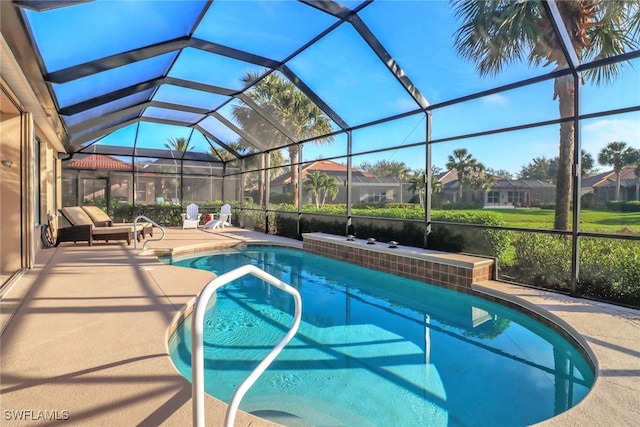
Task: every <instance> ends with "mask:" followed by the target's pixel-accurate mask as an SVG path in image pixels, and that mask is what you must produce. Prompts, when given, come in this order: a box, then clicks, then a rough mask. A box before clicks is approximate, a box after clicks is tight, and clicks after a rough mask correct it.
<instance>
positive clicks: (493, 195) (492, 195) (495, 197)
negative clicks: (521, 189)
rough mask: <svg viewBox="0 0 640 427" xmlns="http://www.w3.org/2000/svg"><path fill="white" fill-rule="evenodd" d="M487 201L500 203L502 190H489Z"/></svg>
mask: <svg viewBox="0 0 640 427" xmlns="http://www.w3.org/2000/svg"><path fill="white" fill-rule="evenodd" d="M487 203H496V204H497V203H500V192H499V191H489V192H488V193H487Z"/></svg>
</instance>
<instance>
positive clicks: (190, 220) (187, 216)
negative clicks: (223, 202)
mask: <svg viewBox="0 0 640 427" xmlns="http://www.w3.org/2000/svg"><path fill="white" fill-rule="evenodd" d="M181 215H182V229H183V230H184V229H185V228H196V229H197V228H198V224H200V218H201V217H202V214H201V213H198V205H196V204H195V203H191V204H190V205H189V206H187V212H186V213H183V214H181Z"/></svg>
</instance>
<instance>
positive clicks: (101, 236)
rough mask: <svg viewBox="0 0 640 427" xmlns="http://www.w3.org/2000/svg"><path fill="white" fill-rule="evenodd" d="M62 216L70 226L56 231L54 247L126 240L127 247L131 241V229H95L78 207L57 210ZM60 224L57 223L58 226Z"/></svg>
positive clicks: (128, 227)
mask: <svg viewBox="0 0 640 427" xmlns="http://www.w3.org/2000/svg"><path fill="white" fill-rule="evenodd" d="M59 211H60V213H61V214H62V216H63V217H64V218H65V219H66V220H67V222H69V224H71V226H70V227H61V228H58V229H57V240H56V246H57V245H59V244H60V243H61V242H74V243H76V242H82V241H86V242H88V243H89V246H92V245H93V241H94V240H105V241H106V242H109V240H126V241H127V245H130V244H131V239H133V227H130V226H124V227H96V226H95V225H94V224H93V221H91V218H90V217H89V215H87V213H86V212H85V211H84V210H82V208H81V207H80V206H70V207H65V208H62V209H60V210H59ZM59 225H60V223H59V222H58V226H59Z"/></svg>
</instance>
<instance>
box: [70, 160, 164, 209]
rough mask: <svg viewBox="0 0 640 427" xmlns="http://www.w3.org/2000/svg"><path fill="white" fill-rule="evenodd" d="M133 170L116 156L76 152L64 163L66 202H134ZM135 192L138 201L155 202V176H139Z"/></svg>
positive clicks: (76, 203) (74, 203)
mask: <svg viewBox="0 0 640 427" xmlns="http://www.w3.org/2000/svg"><path fill="white" fill-rule="evenodd" d="M135 170H136V171H138V170H139V168H138V167H136V168H135ZM133 171H134V169H133V166H132V164H131V163H129V162H125V161H122V160H119V159H117V158H115V157H113V156H106V155H103V154H75V155H74V156H73V157H72V158H71V160H69V161H66V162H65V161H63V163H62V182H63V184H62V188H63V204H64V205H65V206H70V205H83V204H85V203H92V204H98V205H103V204H105V205H106V203H107V201H115V200H117V201H123V202H132V201H133V193H134V174H133ZM135 191H136V202H137V203H155V195H154V194H155V189H154V180H153V178H151V177H145V176H138V179H137V182H136V184H135Z"/></svg>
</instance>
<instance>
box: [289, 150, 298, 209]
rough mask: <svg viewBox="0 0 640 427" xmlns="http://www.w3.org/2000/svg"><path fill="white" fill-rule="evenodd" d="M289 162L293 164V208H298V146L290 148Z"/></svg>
mask: <svg viewBox="0 0 640 427" xmlns="http://www.w3.org/2000/svg"><path fill="white" fill-rule="evenodd" d="M289 160H290V163H291V186H292V187H293V206H296V207H297V206H298V185H299V180H300V177H299V176H298V164H297V163H298V146H297V145H291V146H290V147H289Z"/></svg>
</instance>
